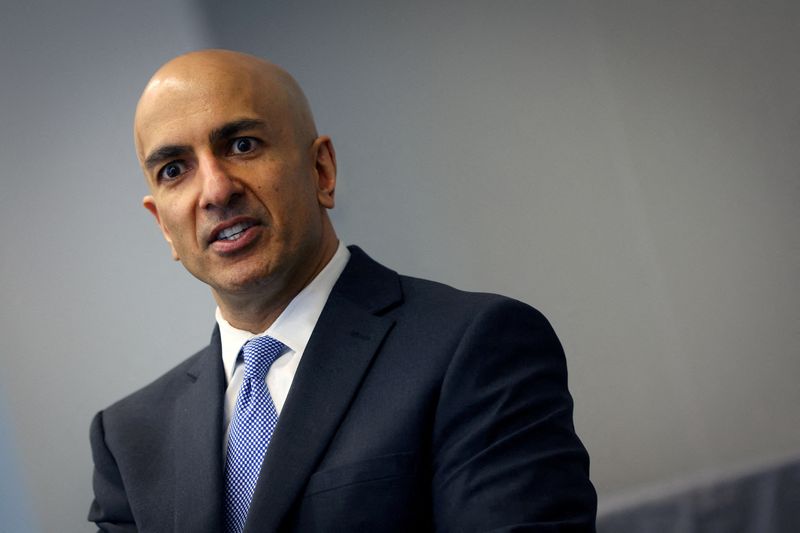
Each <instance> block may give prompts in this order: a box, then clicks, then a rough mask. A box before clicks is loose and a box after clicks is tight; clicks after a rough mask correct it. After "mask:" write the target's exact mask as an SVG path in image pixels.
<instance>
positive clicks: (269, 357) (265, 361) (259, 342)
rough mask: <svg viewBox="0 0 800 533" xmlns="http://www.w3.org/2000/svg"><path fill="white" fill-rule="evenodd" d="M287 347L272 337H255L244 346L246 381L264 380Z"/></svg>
mask: <svg viewBox="0 0 800 533" xmlns="http://www.w3.org/2000/svg"><path fill="white" fill-rule="evenodd" d="M285 348H286V345H285V344H283V343H282V342H281V341H279V340H277V339H273V338H272V337H267V336H263V337H253V338H252V339H250V340H249V341H247V342H246V343H245V344H244V346H242V358H243V359H244V377H245V379H258V380H263V379H264V378H265V377H266V375H267V372H268V371H269V367H271V366H272V363H274V362H275V359H277V358H278V357H280V355H281V354H282V353H283V351H284V349H285Z"/></svg>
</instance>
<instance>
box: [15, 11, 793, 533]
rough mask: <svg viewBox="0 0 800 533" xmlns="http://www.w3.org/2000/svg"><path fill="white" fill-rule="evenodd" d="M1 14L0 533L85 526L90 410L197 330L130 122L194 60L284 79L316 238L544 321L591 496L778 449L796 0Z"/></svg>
mask: <svg viewBox="0 0 800 533" xmlns="http://www.w3.org/2000/svg"><path fill="white" fill-rule="evenodd" d="M7 4H8V5H5V6H3V13H2V17H0V61H1V63H0V65H1V66H2V82H1V83H0V106H2V107H1V108H0V109H2V122H0V161H2V170H1V171H0V172H2V194H0V217H1V218H0V221H1V222H2V228H3V232H4V235H5V244H4V246H3V247H2V262H1V263H0V297H1V298H2V303H3V305H2V308H1V309H2V310H1V311H0V313H2V325H1V326H0V327H2V330H1V331H0V339H2V350H0V358H2V359H1V360H0V361H1V363H2V374H0V418H2V420H0V425H1V427H2V430H0V452H2V453H0V455H2V462H1V463H0V467H1V468H2V473H0V474H1V475H0V530H1V531H6V530H9V531H15V532H16V531H32V532H35V531H48V532H49V531H59V532H61V531H83V530H89V529H90V527H89V525H88V524H86V523H85V522H84V516H85V514H86V511H87V507H88V504H89V502H90V500H91V486H90V476H91V458H90V454H89V447H88V439H87V432H88V424H89V421H90V419H91V416H92V415H93V414H94V412H96V411H97V410H99V409H101V408H103V407H104V406H106V405H108V404H109V403H111V402H113V401H114V400H116V399H118V398H120V397H121V396H123V395H124V394H126V393H128V392H130V391H132V390H134V389H135V388H137V387H139V386H141V385H144V384H145V383H147V382H149V381H150V380H152V379H153V378H155V377H156V376H157V375H159V374H160V373H161V372H163V371H164V370H166V369H168V368H170V367H171V366H173V365H174V364H176V363H177V362H179V361H180V360H181V359H182V358H183V357H185V356H187V355H189V354H190V353H191V352H193V351H194V350H195V349H197V348H200V347H201V346H203V345H204V344H205V343H206V342H207V340H208V336H209V334H210V331H211V328H212V326H213V316H212V312H213V302H212V300H211V298H210V296H209V295H208V291H207V290H206V288H205V287H204V286H202V285H201V284H200V283H199V282H197V281H196V280H194V279H193V278H191V277H190V276H189V275H188V274H186V273H185V271H183V269H182V267H180V265H178V264H173V263H171V262H170V260H169V253H168V249H167V246H166V245H165V244H164V243H163V242H162V240H161V237H160V234H159V232H158V230H157V228H156V226H155V224H154V223H153V222H152V220H151V219H150V216H149V215H148V214H147V213H146V212H145V210H144V209H142V208H141V206H140V200H141V197H142V195H143V194H145V186H144V181H143V178H142V177H141V174H140V172H139V170H138V168H137V165H136V159H135V156H134V152H133V147H132V139H131V128H132V125H131V122H132V113H133V108H134V105H135V102H136V99H137V97H138V94H139V92H140V90H141V88H142V87H143V85H144V83H145V81H146V79H147V78H148V77H149V75H150V74H151V73H152V71H153V70H155V68H157V67H158V66H159V65H160V64H161V63H163V62H164V61H165V60H167V59H168V58H170V57H172V56H174V55H176V54H179V53H181V52H185V51H188V50H191V49H195V48H201V47H209V46H224V47H233V48H237V49H240V50H244V51H248V52H252V53H256V54H259V55H262V56H265V57H268V58H271V59H272V60H274V61H275V62H277V63H279V64H282V65H283V66H285V67H286V68H288V69H289V70H290V71H292V72H293V73H295V75H296V76H297V78H298V79H299V80H300V82H301V84H302V85H303V86H304V87H305V88H306V90H307V93H308V96H309V98H310V100H311V102H312V106H313V108H314V110H315V114H316V116H317V119H318V123H319V126H320V130H321V131H323V132H324V133H327V134H330V135H331V136H332V137H333V140H334V143H335V146H336V148H337V151H338V156H339V170H340V176H339V187H338V196H337V200H338V206H337V209H336V211H335V212H334V222H335V224H336V226H337V228H338V231H339V234H340V236H341V237H342V239H343V240H344V241H346V242H348V243H357V244H359V245H361V246H362V247H364V248H365V249H366V250H367V251H368V252H369V253H371V254H372V255H373V256H374V257H375V258H376V259H378V260H380V261H383V262H385V263H386V264H388V265H390V266H392V267H394V268H396V269H397V270H399V271H401V272H403V273H406V274H412V275H418V276H422V277H428V278H434V279H437V280H440V281H444V282H447V283H450V284H453V285H456V286H459V287H462V288H466V289H475V290H488V291H494V292H501V293H505V294H508V295H511V296H514V297H516V298H518V299H521V300H523V301H526V302H528V303H531V304H532V305H534V306H536V307H538V308H539V309H541V310H542V311H543V312H544V313H545V314H546V315H547V316H548V317H549V318H550V319H551V321H552V323H553V325H554V326H555V328H556V330H557V332H558V333H559V336H560V337H561V339H562V341H563V344H564V347H565V349H566V352H567V358H568V364H569V369H570V386H571V389H572V392H573V395H574V397H575V402H576V407H575V423H576V426H577V429H578V432H579V434H580V435H581V437H582V438H583V440H584V442H585V443H586V445H587V447H588V448H589V451H590V453H591V456H592V477H593V480H594V482H595V484H596V486H597V488H598V491H599V494H600V498H601V503H602V502H603V501H606V500H608V499H609V498H612V497H614V496H616V495H619V494H622V493H630V492H632V491H636V490H637V489H638V488H639V487H643V486H646V485H649V484H651V483H654V482H659V481H663V480H669V479H674V478H677V477H680V476H684V475H689V474H691V473H694V472H697V471H699V470H707V469H724V468H728V467H732V466H734V465H741V464H744V463H748V462H751V461H756V460H762V459H763V458H765V457H774V456H779V455H783V454H788V453H791V452H794V451H797V450H799V449H800V409H798V408H797V406H798V405H800V387H798V386H797V377H798V376H800V357H798V356H799V355H800V354H799V353H798V348H799V347H800V303H798V301H799V300H798V295H800V290H799V289H800V239H799V238H798V230H800V215H799V214H798V213H800V209H798V206H800V179H798V178H799V176H798V168H800V148H799V147H798V141H800V71H799V70H798V61H797V58H798V57H800V4H798V3H797V2H791V1H786V2H776V1H772V2H761V3H758V4H756V3H755V2H723V1H718V2H711V1H709V2H702V3H698V2H690V1H680V2H669V3H666V2H608V1H606V2H592V1H582V2H569V1H567V2H564V1H558V2H556V1H553V2H529V1H519V2H488V1H487V2H463V1H459V2H456V1H450V2H440V3H436V5H428V4H427V3H423V2H416V3H415V2H411V3H404V4H402V6H401V5H400V4H399V3H395V2H385V3H376V2H360V3H356V2H322V1H314V2H306V3H303V5H302V6H300V5H295V4H291V3H289V2H244V1H238V2H212V1H210V0H208V1H202V2H197V1H195V2H190V1H187V0H184V1H180V2H177V1H176V2H156V1H154V0H149V1H146V2H108V1H100V0H97V1H86V0H84V1H79V2H59V1H56V0H50V1H40V2H33V3H16V2H15V3H11V2H8V3H7ZM31 510H32V511H31Z"/></svg>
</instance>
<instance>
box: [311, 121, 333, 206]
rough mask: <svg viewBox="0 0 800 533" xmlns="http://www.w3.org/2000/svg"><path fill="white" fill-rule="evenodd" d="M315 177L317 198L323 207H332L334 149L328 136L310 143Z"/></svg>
mask: <svg viewBox="0 0 800 533" xmlns="http://www.w3.org/2000/svg"><path fill="white" fill-rule="evenodd" d="M312 150H313V154H314V158H315V161H314V170H315V171H316V177H317V199H318V201H319V205H320V206H322V207H324V208H325V209H333V206H334V200H333V197H334V192H335V191H336V151H335V150H334V149H333V142H332V141H331V138H330V137H328V136H322V137H317V139H316V140H315V141H314V144H313V145H312Z"/></svg>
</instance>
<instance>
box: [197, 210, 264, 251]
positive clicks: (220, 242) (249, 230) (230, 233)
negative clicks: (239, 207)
mask: <svg viewBox="0 0 800 533" xmlns="http://www.w3.org/2000/svg"><path fill="white" fill-rule="evenodd" d="M260 226H262V224H261V223H260V222H259V221H258V220H257V219H255V218H250V217H236V218H234V219H231V220H228V221H226V222H223V223H222V224H219V225H218V226H217V227H216V228H214V229H213V230H212V231H211V234H210V236H209V238H208V246H209V247H210V248H211V249H212V250H214V251H215V252H217V253H220V254H223V255H230V254H234V253H238V252H240V251H242V250H244V249H247V248H248V247H249V246H250V245H251V244H252V243H253V242H255V241H256V240H258V239H259V237H260V235H261V232H259V230H258V228H259V227H260Z"/></svg>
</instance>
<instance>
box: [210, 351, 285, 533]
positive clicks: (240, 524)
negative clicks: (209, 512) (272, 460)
mask: <svg viewBox="0 0 800 533" xmlns="http://www.w3.org/2000/svg"><path fill="white" fill-rule="evenodd" d="M285 348H286V346H285V345H284V344H283V343H282V342H280V341H278V340H275V339H273V338H272V337H255V338H253V339H250V340H249V341H247V343H245V345H244V346H242V357H243V358H244V380H243V382H242V388H241V389H240V390H239V396H238V397H237V398H236V410H235V412H234V414H233V417H232V418H231V427H230V432H229V435H228V452H227V455H226V458H225V459H226V460H225V530H226V531H227V532H228V533H239V532H241V531H242V529H244V523H245V520H246V519H247V511H248V509H249V508H250V500H251V499H252V498H253V492H254V491H255V488H256V482H257V481H258V473H259V472H260V471H261V463H262V462H263V460H264V454H265V453H266V451H267V446H268V445H269V441H270V438H271V437H272V432H273V431H274V430H275V424H277V423H278V412H277V411H276V410H275V404H274V403H273V402H272V397H271V396H270V395H269V389H267V384H266V381H265V378H266V376H267V371H269V367H270V366H272V363H273V362H274V361H275V359H277V358H278V357H280V355H281V354H282V353H283V351H284V349H285Z"/></svg>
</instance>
